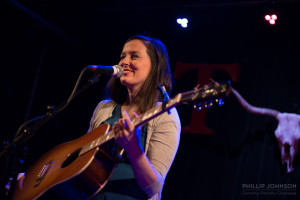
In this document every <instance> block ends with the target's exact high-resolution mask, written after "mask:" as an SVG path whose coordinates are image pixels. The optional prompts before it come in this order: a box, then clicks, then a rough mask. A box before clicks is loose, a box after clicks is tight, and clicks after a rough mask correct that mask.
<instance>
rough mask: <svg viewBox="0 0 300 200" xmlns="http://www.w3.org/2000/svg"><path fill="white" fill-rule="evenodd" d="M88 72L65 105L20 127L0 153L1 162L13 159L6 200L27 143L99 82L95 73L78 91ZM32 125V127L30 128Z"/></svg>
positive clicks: (52, 107)
mask: <svg viewBox="0 0 300 200" xmlns="http://www.w3.org/2000/svg"><path fill="white" fill-rule="evenodd" d="M86 70H87V67H85V68H84V69H83V70H82V71H81V73H80V75H79V77H78V79H77V82H76V84H75V86H74V88H73V91H72V93H71V95H70V97H69V98H68V99H67V100H66V101H65V102H64V103H62V104H60V105H59V106H58V107H57V108H55V106H47V109H48V111H47V112H46V114H44V115H41V116H38V117H35V118H33V119H30V120H28V121H26V122H24V123H23V124H22V125H21V126H20V127H19V129H18V131H17V133H16V134H15V136H14V139H13V141H12V142H11V143H10V144H7V145H6V146H5V147H4V148H3V150H2V151H1V152H0V160H2V159H3V160H5V156H6V158H7V159H11V163H12V172H11V174H12V176H11V177H12V179H11V181H10V183H9V189H8V191H6V192H4V193H5V197H6V199H8V200H10V199H11V197H12V194H13V190H14V188H15V186H16V184H17V176H18V173H20V172H21V170H22V167H23V163H24V160H25V157H26V155H27V148H26V146H24V145H25V143H26V142H27V141H28V140H29V139H30V138H32V137H33V136H34V135H35V134H36V132H37V131H38V130H39V129H40V128H41V127H42V126H43V125H44V124H45V123H46V122H48V121H49V120H50V119H51V118H53V117H55V116H56V115H57V114H58V113H60V112H61V111H63V110H64V109H65V108H66V107H67V106H68V105H69V104H70V102H71V101H72V99H74V98H75V97H76V96H78V95H79V94H80V93H82V92H83V91H84V90H85V89H87V88H88V87H90V86H92V85H94V84H95V83H97V82H98V81H99V77H100V73H94V75H93V76H92V77H91V78H90V79H89V80H88V82H87V83H86V84H85V85H84V86H82V87H81V88H79V89H78V86H79V83H80V81H81V79H82V76H83V74H84V73H85V72H86ZM30 124H32V125H31V126H29V125H30ZM6 167H7V168H8V165H6ZM7 170H8V169H7ZM8 182H9V180H7V183H8ZM1 187H2V186H1ZM1 189H2V188H1ZM3 189H4V188H3Z"/></svg>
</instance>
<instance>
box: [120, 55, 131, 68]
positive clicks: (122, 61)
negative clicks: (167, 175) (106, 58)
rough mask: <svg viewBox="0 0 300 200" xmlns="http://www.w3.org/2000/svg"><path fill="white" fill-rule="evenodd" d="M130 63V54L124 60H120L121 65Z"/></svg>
mask: <svg viewBox="0 0 300 200" xmlns="http://www.w3.org/2000/svg"><path fill="white" fill-rule="evenodd" d="M129 64H130V59H129V56H125V57H124V58H123V59H122V60H120V62H119V65H121V66H122V67H124V66H128V65H129Z"/></svg>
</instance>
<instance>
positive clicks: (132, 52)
mask: <svg viewBox="0 0 300 200" xmlns="http://www.w3.org/2000/svg"><path fill="white" fill-rule="evenodd" d="M125 53H130V54H134V53H139V51H128V52H126V51H125V52H124V51H123V52H122V53H121V55H123V54H125Z"/></svg>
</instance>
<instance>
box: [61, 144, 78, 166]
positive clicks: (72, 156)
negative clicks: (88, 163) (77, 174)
mask: <svg viewBox="0 0 300 200" xmlns="http://www.w3.org/2000/svg"><path fill="white" fill-rule="evenodd" d="M80 151H81V148H80V149H77V150H76V151H74V152H73V153H71V154H69V155H68V157H67V159H66V160H65V161H64V162H63V163H62V165H61V168H65V167H67V166H68V165H70V164H71V163H72V162H74V161H75V160H76V159H77V158H78V155H79V153H80Z"/></svg>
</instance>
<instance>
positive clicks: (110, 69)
mask: <svg viewBox="0 0 300 200" xmlns="http://www.w3.org/2000/svg"><path fill="white" fill-rule="evenodd" d="M87 69H88V70H90V71H93V72H99V73H100V74H109V75H112V76H113V77H115V78H120V77H121V76H122V75H123V73H124V70H123V67H121V66H120V65H114V66H103V65H88V66H87Z"/></svg>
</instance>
